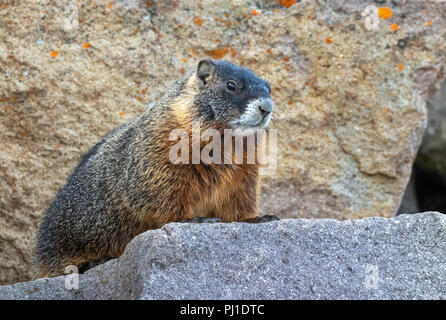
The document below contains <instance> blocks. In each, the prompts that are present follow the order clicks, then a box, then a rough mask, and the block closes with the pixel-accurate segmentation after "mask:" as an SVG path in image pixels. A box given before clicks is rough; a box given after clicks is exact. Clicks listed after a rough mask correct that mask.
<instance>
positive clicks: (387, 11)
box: [378, 7, 393, 20]
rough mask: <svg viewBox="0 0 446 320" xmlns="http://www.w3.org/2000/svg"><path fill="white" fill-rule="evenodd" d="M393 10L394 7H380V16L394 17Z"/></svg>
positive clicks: (384, 17)
mask: <svg viewBox="0 0 446 320" xmlns="http://www.w3.org/2000/svg"><path fill="white" fill-rule="evenodd" d="M392 15H393V12H392V9H390V8H389V7H379V8H378V16H379V17H380V18H381V19H384V20H386V19H389V18H392Z"/></svg>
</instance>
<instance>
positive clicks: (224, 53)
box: [206, 48, 229, 59]
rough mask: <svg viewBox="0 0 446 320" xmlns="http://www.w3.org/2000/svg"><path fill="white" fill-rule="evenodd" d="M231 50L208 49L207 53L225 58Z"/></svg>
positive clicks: (214, 56)
mask: <svg viewBox="0 0 446 320" xmlns="http://www.w3.org/2000/svg"><path fill="white" fill-rule="evenodd" d="M228 52H229V49H228V48H225V49H215V50H210V51H206V54H207V55H208V56H211V57H212V58H214V59H221V58H223V57H224V56H225V55H226V54H227V53H228Z"/></svg>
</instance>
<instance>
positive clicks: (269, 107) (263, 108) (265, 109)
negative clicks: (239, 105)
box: [259, 99, 274, 116]
mask: <svg viewBox="0 0 446 320" xmlns="http://www.w3.org/2000/svg"><path fill="white" fill-rule="evenodd" d="M273 109H274V103H273V101H272V100H271V99H268V100H266V101H264V102H263V103H262V104H261V105H259V110H260V112H261V113H262V116H266V115H268V114H270V113H271V112H273Z"/></svg>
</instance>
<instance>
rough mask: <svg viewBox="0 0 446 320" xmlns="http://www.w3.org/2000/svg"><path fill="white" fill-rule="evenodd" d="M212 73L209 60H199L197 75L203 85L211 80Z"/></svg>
mask: <svg viewBox="0 0 446 320" xmlns="http://www.w3.org/2000/svg"><path fill="white" fill-rule="evenodd" d="M213 71H214V63H213V62H212V61H211V60H201V61H200V62H199V63H198V67H197V74H198V78H200V79H201V80H202V81H203V83H204V84H207V83H209V81H211V79H212V73H213Z"/></svg>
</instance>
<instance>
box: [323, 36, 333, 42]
mask: <svg viewBox="0 0 446 320" xmlns="http://www.w3.org/2000/svg"><path fill="white" fill-rule="evenodd" d="M332 42H333V41H332V40H331V38H330V37H326V38H325V43H327V44H330V43H332Z"/></svg>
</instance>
